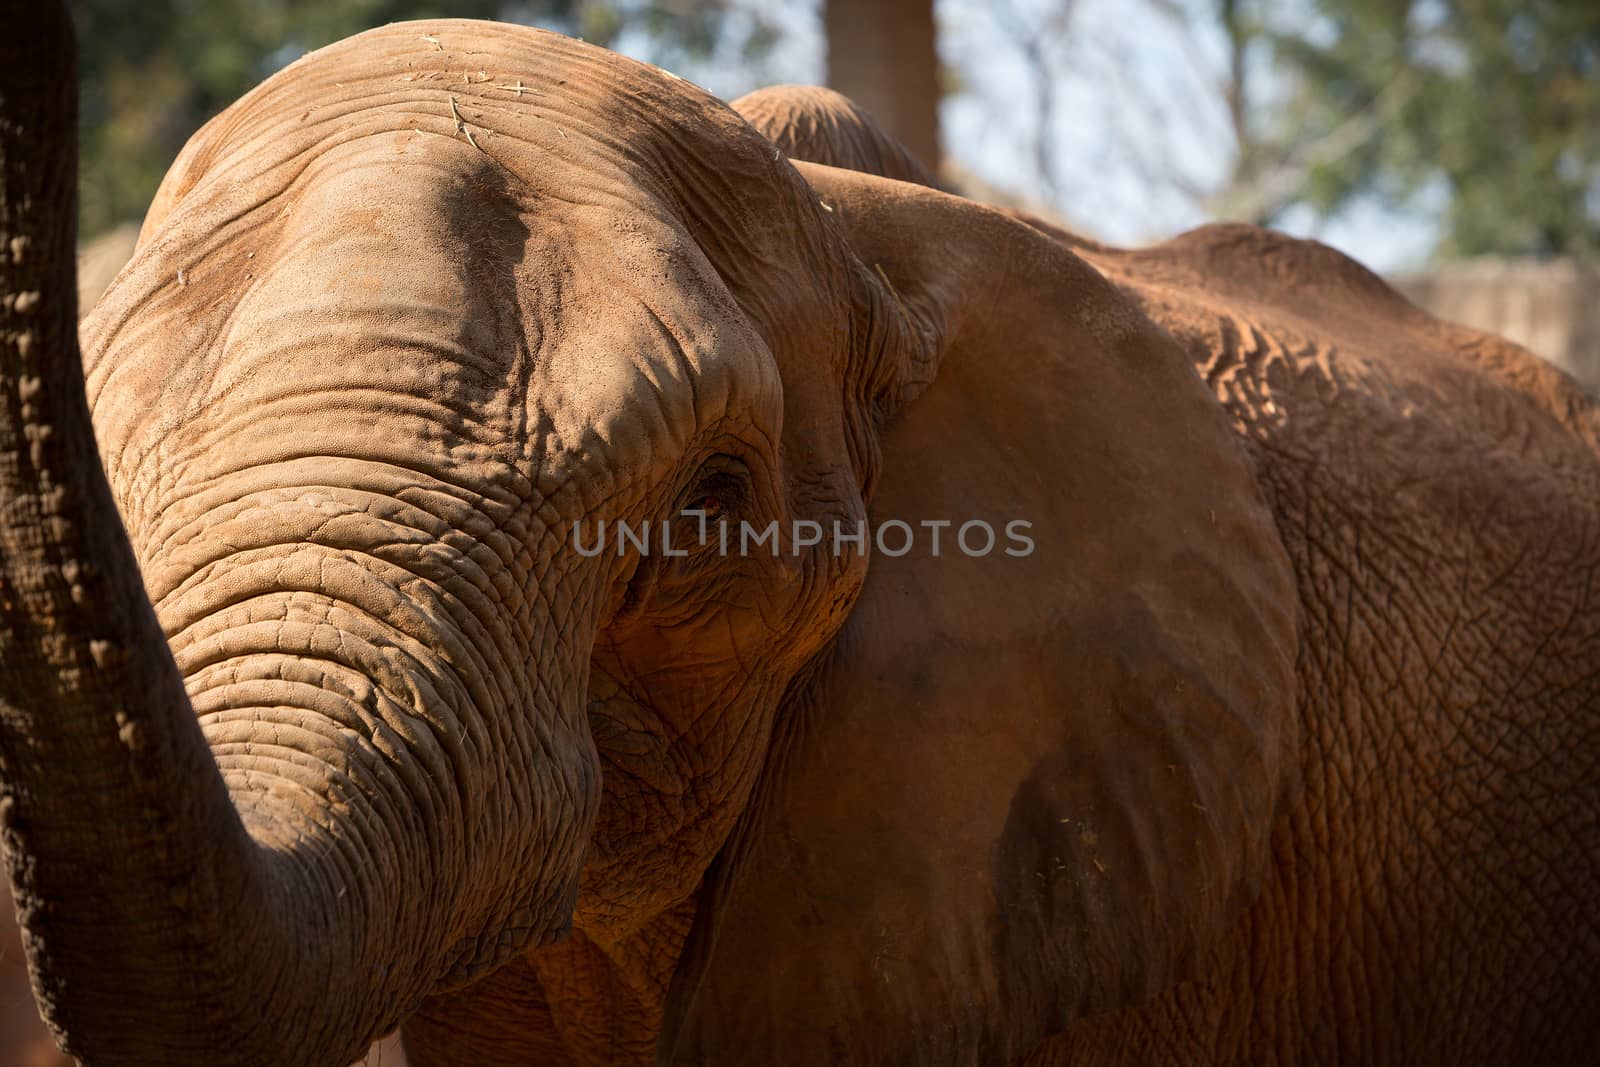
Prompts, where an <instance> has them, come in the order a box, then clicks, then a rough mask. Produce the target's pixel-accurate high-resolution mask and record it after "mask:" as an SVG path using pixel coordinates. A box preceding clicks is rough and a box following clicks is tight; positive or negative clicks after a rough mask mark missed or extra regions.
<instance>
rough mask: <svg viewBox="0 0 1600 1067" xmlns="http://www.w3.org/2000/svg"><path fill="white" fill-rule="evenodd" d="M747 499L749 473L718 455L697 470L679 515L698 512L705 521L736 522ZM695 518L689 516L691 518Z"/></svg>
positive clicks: (738, 464) (747, 470) (741, 466)
mask: <svg viewBox="0 0 1600 1067" xmlns="http://www.w3.org/2000/svg"><path fill="white" fill-rule="evenodd" d="M749 498H750V473H749V468H747V467H746V466H745V465H744V464H743V463H742V462H740V461H739V460H737V459H735V458H733V457H732V456H725V455H718V456H713V457H712V458H711V459H710V460H708V461H707V462H706V464H705V466H704V467H702V468H701V472H700V476H699V477H698V478H697V479H696V480H695V482H694V487H693V488H692V489H691V490H690V491H689V492H688V493H686V494H685V495H684V497H683V500H684V503H683V504H682V506H680V507H679V508H678V510H679V512H680V513H681V512H702V513H704V514H705V521H707V522H720V521H723V520H727V519H732V518H736V517H738V516H739V514H740V513H741V512H743V511H744V509H745V505H746V504H747V502H748V500H749ZM693 517H697V516H691V518H693Z"/></svg>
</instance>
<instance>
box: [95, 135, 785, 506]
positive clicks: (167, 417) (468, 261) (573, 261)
mask: <svg viewBox="0 0 1600 1067" xmlns="http://www.w3.org/2000/svg"><path fill="white" fill-rule="evenodd" d="M573 189H574V185H573V184H572V183H569V184H568V186H567V192H568V193H569V194H571V193H572V191H573ZM607 193H608V195H606V196H604V197H600V198H598V200H599V201H602V202H589V203H581V202H574V200H573V199H571V198H568V197H557V196H553V195H550V194H549V193H548V192H541V191H535V190H534V189H532V188H531V187H530V186H529V185H528V184H527V183H525V182H522V181H520V180H519V179H517V178H516V177H515V176H512V175H510V174H508V173H507V172H506V171H505V170H504V169H503V168H501V167H499V166H498V165H496V164H494V163H493V161H491V160H488V159H486V158H485V157H483V156H482V155H480V154H478V153H475V152H473V151H472V150H471V149H470V147H469V146H466V145H464V144H462V145H456V144H452V143H451V142H448V141H446V140H444V139H441V138H430V137H422V136H417V135H414V134H410V133H405V134H384V135H381V136H377V137H369V138H363V139H361V140H359V141H355V142H352V143H350V144H347V145H345V146H342V147H341V148H339V149H337V150H335V151H330V152H328V153H325V154H324V155H323V156H321V157H319V158H318V160H317V161H315V163H313V164H312V166H311V167H310V168H308V169H307V171H306V172H305V173H304V174H303V175H301V177H300V179H299V181H297V182H296V183H294V185H293V186H292V188H291V189H290V190H289V191H287V192H286V193H285V194H284V195H283V197H282V199H283V201H284V204H283V207H282V208H281V209H280V210H279V211H278V212H277V213H276V215H275V217H273V218H272V219H271V220H270V221H267V222H264V223H262V222H258V223H257V224H255V225H249V226H236V227H235V228H234V230H235V232H233V233H232V234H231V236H229V237H227V238H226V239H218V237H217V231H216V230H215V229H214V228H212V227H210V226H209V225H208V224H207V223H208V220H207V219H206V218H205V217H204V216H205V213H204V212H191V213H190V214H189V215H187V216H185V217H183V218H180V219H178V220H176V223H177V225H176V229H175V230H174V231H173V232H171V233H170V235H169V236H168V239H167V240H166V241H164V242H162V245H161V247H160V248H157V249H155V250H153V251H152V253H151V254H150V255H148V256H147V257H146V258H145V260H144V262H143V264H142V265H141V270H142V271H143V272H144V273H145V274H149V275H151V276H152V278H167V279H169V281H170V279H171V278H178V279H179V280H180V284H178V285H172V284H164V285H162V286H161V288H160V289H159V290H158V291H159V293H160V296H161V298H160V300H159V301H154V302H151V303H149V304H147V305H146V306H145V307H144V308H143V309H142V310H140V311H139V312H137V313H136V314H135V315H134V316H133V317H132V318H131V319H130V320H128V321H125V322H124V324H123V326H122V329H121V333H122V343H121V344H120V345H119V356H118V359H117V361H116V363H115V364H114V365H108V366H107V367H106V368H105V372H106V374H107V378H106V381H105V383H104V386H103V388H102V389H100V390H98V391H99V392H100V393H102V394H103V395H104V396H106V397H107V398H110V400H111V402H110V403H106V404H102V405H100V410H99V411H98V412H97V421H98V422H100V424H101V426H102V433H103V440H104V441H106V442H111V443H112V444H111V450H112V451H115V452H121V451H124V450H125V449H124V446H125V445H126V444H127V443H129V442H134V443H135V444H136V447H134V448H133V451H134V452H137V453H141V454H144V453H150V452H151V451H152V450H151V449H150V448H148V447H144V446H140V445H138V444H137V440H136V439H142V440H143V441H144V442H146V443H149V442H155V441H161V442H163V444H162V450H163V451H166V452H168V453H169V454H170V453H171V452H172V451H173V450H174V449H177V450H181V451H183V452H184V453H185V454H187V455H188V456H191V457H194V463H193V467H192V469H194V470H196V471H197V472H199V471H204V472H205V473H208V474H215V473H217V471H216V470H214V469H212V468H215V467H216V466H217V465H218V464H227V465H230V466H236V465H244V464H252V465H259V464H261V463H266V462H276V461H279V460H283V459H287V458H292V457H294V456H303V455H310V454H320V455H357V456H361V457H363V458H372V459H380V460H383V461H384V462H388V463H392V464H396V465H403V466H406V467H408V468H412V469H419V470H425V471H427V472H428V473H430V474H434V475H439V476H443V477H446V478H450V479H451V480H456V481H464V480H468V479H470V480H473V481H477V480H481V479H482V478H483V477H485V476H490V477H494V478H496V479H499V478H501V477H502V476H501V475H500V474H495V473H493V472H495V471H502V472H504V476H505V477H511V478H515V479H516V480H518V481H523V480H527V481H530V482H531V483H532V485H533V488H534V489H535V491H536V493H537V495H540V496H547V495H548V494H549V493H551V492H553V491H554V490H555V488H556V487H557V486H560V485H564V484H571V483H573V482H574V481H578V482H582V481H583V480H584V478H583V472H584V471H585V469H587V470H589V471H590V472H591V473H593V472H604V480H605V481H606V482H612V481H613V480H614V479H620V480H623V481H631V482H639V483H643V482H646V481H648V479H647V478H646V477H645V475H647V474H649V473H651V472H652V471H653V470H656V469H659V468H661V467H662V466H663V465H667V464H671V463H673V462H675V461H676V460H677V459H678V458H679V457H680V456H681V454H682V452H683V451H684V450H685V449H687V448H689V447H690V446H691V445H692V443H693V441H694V440H695V439H696V437H697V434H698V433H699V432H700V431H701V430H703V429H704V428H706V427H709V426H712V425H714V424H720V423H726V422H728V421H729V420H730V419H732V420H733V421H735V422H737V423H738V424H739V425H740V426H742V427H744V428H745V433H746V436H749V437H753V438H758V439H763V440H776V438H777V434H778V432H779V426H778V419H779V414H778V413H779V411H780V410H781V388H780V385H779V380H778V375H777V371H776V369H775V366H774V363H773V359H772V356H771V353H770V352H769V351H768V349H767V348H766V345H765V343H764V342H763V340H762V338H761V337H760V336H759V334H758V333H757V332H756V331H755V330H754V329H753V328H752V327H751V325H750V323H749V321H748V319H747V318H746V317H745V315H744V314H743V313H742V312H741V310H740V307H739V305H738V304H737V303H736V302H735V300H734V299H733V297H732V296H731V295H730V294H729V292H728V290H727V288H726V286H725V285H724V284H723V282H722V280H721V278H720V277H719V275H718V273H717V272H716V270H715V269H713V268H712V266H711V265H710V264H709V262H708V261H707V260H706V258H705V256H704V255H703V254H702V253H701V251H700V249H699V248H698V246H697V245H696V244H695V243H694V242H693V241H692V240H690V239H689V238H688V236H687V235H686V234H685V233H684V231H683V230H682V228H681V226H680V225H679V224H678V223H677V221H676V220H675V219H674V218H673V217H672V216H671V215H670V214H669V213H668V212H667V211H666V210H664V209H661V208H659V207H656V206H654V205H652V203H651V202H650V201H649V200H648V198H646V197H644V196H643V195H640V196H638V197H636V198H632V199H631V200H630V199H623V198H619V197H617V196H615V195H614V189H612V190H608V191H607ZM190 227H192V228H194V229H196V230H197V231H202V233H203V235H201V236H195V237H194V238H192V239H191V238H189V237H187V236H186V235H185V233H184V230H185V229H186V228H190ZM197 248H199V249H202V250H203V251H200V252H197V251H196V249H197ZM180 263H181V264H184V266H178V265H176V264H180ZM153 284H155V283H153ZM176 323H181V324H182V328H181V329H174V328H173V326H174V324H176ZM152 413H153V414H152ZM590 480H593V479H592V478H591V479H590ZM602 491H605V490H604V487H602ZM585 495H586V496H587V495H588V494H587V493H586V494H585Z"/></svg>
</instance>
